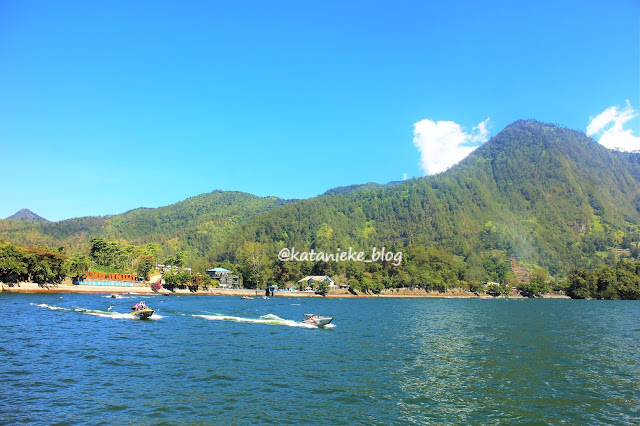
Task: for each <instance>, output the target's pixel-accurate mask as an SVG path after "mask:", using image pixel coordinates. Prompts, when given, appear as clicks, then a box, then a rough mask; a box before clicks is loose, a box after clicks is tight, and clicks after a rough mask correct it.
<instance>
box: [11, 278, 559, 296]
mask: <svg viewBox="0 0 640 426" xmlns="http://www.w3.org/2000/svg"><path fill="white" fill-rule="evenodd" d="M1 286H2V287H1V292H3V293H22V294H25V293H33V294H35V293H96V294H132V295H134V294H135V295H165V294H166V295H181V296H184V295H194V296H239V297H241V296H253V297H262V296H264V294H265V289H224V288H209V289H202V288H198V289H197V290H195V291H194V290H192V289H190V288H189V287H188V286H185V288H176V289H174V290H173V291H169V290H166V289H164V288H163V289H160V290H159V291H157V292H155V291H153V289H152V288H151V287H150V286H149V285H144V286H135V287H119V286H93V285H78V284H65V283H62V284H54V285H51V284H37V283H31V282H21V283H16V284H11V285H9V284H1ZM270 297H314V298H339V299H343V298H344V299H348V298H396V299H400V298H407V299H415V298H425V299H429V298H431V299H448V298H462V299H526V298H527V297H524V296H522V295H521V294H518V293H513V294H509V295H500V296H495V297H494V296H491V295H489V294H476V293H472V292H468V291H464V290H458V289H454V290H449V291H446V292H438V291H428V290H424V289H410V288H398V289H387V290H382V291H381V292H380V293H364V292H358V293H356V294H353V293H351V292H349V291H347V290H339V291H334V292H329V293H327V294H325V295H321V294H317V293H315V292H313V291H285V290H282V291H276V292H275V293H273V295H272V296H270ZM542 298H543V299H570V297H569V296H565V295H559V294H547V295H544V296H543V297H542Z"/></svg>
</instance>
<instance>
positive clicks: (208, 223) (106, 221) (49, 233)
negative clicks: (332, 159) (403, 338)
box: [0, 191, 289, 260]
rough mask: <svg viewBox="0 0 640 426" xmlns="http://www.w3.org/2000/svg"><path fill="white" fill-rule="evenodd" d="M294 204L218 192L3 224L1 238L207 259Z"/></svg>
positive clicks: (71, 246)
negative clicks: (98, 243)
mask: <svg viewBox="0 0 640 426" xmlns="http://www.w3.org/2000/svg"><path fill="white" fill-rule="evenodd" d="M287 203H289V201H288V200H283V199H281V198H277V197H258V196H256V195H252V194H247V193H244V192H235V191H213V192H210V193H207V194H201V195H198V196H195V197H191V198H188V199H186V200H184V201H181V202H178V203H175V204H172V205H169V206H165V207H159V208H138V209H134V210H130V211H128V212H126V213H122V214H119V215H112V216H96V217H81V218H75V219H68V220H63V221H60V222H25V221H13V220H0V238H2V239H5V240H6V241H9V242H11V243H14V244H20V245H25V246H34V245H38V244H44V245H49V246H55V247H57V246H65V247H67V248H68V249H70V250H77V249H80V248H82V247H83V246H84V247H85V248H86V246H87V244H88V243H89V241H90V240H91V239H92V238H96V237H100V238H104V239H106V240H108V241H118V242H119V243H121V244H146V243H159V244H161V245H162V246H163V249H164V251H165V252H166V253H175V252H176V251H179V250H186V251H187V252H189V253H190V255H191V260H193V259H197V258H203V257H206V255H207V253H208V252H209V249H210V248H211V247H212V246H216V245H218V244H220V243H221V242H223V241H225V240H226V238H227V237H228V235H229V234H230V233H231V232H232V231H233V230H234V229H235V228H236V227H238V226H239V225H240V224H242V223H245V222H247V221H249V220H250V219H251V218H253V217H254V216H256V215H258V214H260V213H263V212H265V211H268V210H271V209H274V208H277V207H280V206H282V205H285V204H287Z"/></svg>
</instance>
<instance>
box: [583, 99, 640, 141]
mask: <svg viewBox="0 0 640 426" xmlns="http://www.w3.org/2000/svg"><path fill="white" fill-rule="evenodd" d="M618 108H619V107H618V106H612V107H609V108H607V109H605V110H604V111H603V112H601V113H600V114H598V115H597V116H596V117H595V118H594V119H592V120H591V122H590V123H589V125H588V126H587V136H594V135H598V134H600V137H599V138H598V142H600V143H601V144H602V145H604V146H606V147H607V148H610V149H616V150H618V151H638V150H640V137H638V136H633V134H632V132H631V130H625V129H623V126H624V124H625V123H626V122H628V121H629V120H632V119H633V118H635V117H637V116H638V113H637V112H636V111H635V110H634V109H633V107H632V106H631V103H630V102H629V100H627V106H625V107H624V108H622V109H618Z"/></svg>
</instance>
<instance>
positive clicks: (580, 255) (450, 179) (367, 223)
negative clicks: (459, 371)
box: [216, 121, 640, 274]
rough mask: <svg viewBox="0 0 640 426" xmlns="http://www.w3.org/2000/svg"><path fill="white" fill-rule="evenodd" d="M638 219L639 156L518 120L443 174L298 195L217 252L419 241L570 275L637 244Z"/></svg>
mask: <svg viewBox="0 0 640 426" xmlns="http://www.w3.org/2000/svg"><path fill="white" fill-rule="evenodd" d="M639 224H640V155H639V154H630V153H622V152H614V151H610V150H608V149H606V148H604V147H603V146H601V145H600V144H598V143H597V142H595V141H593V140H592V139H590V138H588V137H587V136H585V135H584V134H583V133H581V132H577V131H574V130H569V129H566V128H561V127H558V126H555V125H550V124H544V123H540V122H537V121H517V122H515V123H513V124H511V125H510V126H508V127H506V128H505V129H504V130H503V131H502V132H500V133H499V134H498V135H496V136H495V137H494V138H492V139H491V140H490V141H489V142H487V143H486V144H484V145H483V146H481V147H480V148H478V149H477V150H476V151H474V152H473V153H472V154H471V155H470V156H469V157H467V158H466V159H465V160H464V161H462V162H461V163H459V164H458V165H456V166H454V167H452V168H451V169H450V170H448V171H447V172H445V173H441V174H438V175H435V176H428V177H425V178H419V179H412V180H409V181H406V182H404V183H400V184H396V185H392V186H375V185H364V186H362V187H360V188H353V189H352V190H349V191H337V192H335V193H334V195H322V196H319V197H315V198H312V199H308V200H301V201H298V202H295V203H291V204H288V205H285V206H282V207H280V208H278V209H277V210H272V211H269V212H266V213H263V214H261V215H259V216H256V217H255V218H254V219H252V220H251V221H250V222H248V223H246V224H243V225H242V226H240V227H239V228H238V229H237V230H236V231H234V233H233V234H232V235H231V237H230V238H229V240H228V241H227V242H226V244H225V245H224V246H222V247H220V248H219V249H218V250H217V251H216V257H222V258H229V259H233V258H234V253H236V251H237V249H238V248H239V247H240V246H241V245H242V244H243V242H244V241H260V242H262V243H265V244H266V245H268V246H269V247H270V248H271V249H272V251H274V253H275V252H276V251H277V250H278V249H279V248H281V247H291V246H295V247H298V248H301V249H302V248H314V249H317V250H318V249H319V250H325V251H332V250H335V249H336V248H337V247H341V248H348V247H354V248H359V249H363V250H367V249H370V248H371V247H372V246H378V247H379V246H380V245H387V246H389V245H390V244H395V245H397V246H399V247H402V246H406V245H408V244H409V243H411V242H413V241H416V240H420V241H422V242H424V243H425V244H427V245H435V246H440V247H444V248H447V249H449V250H451V251H453V252H454V253H455V254H457V255H460V256H464V257H465V259H466V260H467V263H468V264H470V265H473V264H477V263H478V262H481V258H480V257H481V256H482V254H483V253H486V252H490V251H493V250H501V251H504V252H505V253H506V254H507V255H509V256H510V257H514V258H516V259H517V260H518V261H520V262H523V263H525V264H527V265H529V266H531V267H533V266H536V265H537V266H544V267H547V268H548V269H549V270H550V271H551V272H552V273H554V274H558V273H565V272H566V271H567V270H568V269H569V268H571V267H574V266H576V265H594V266H598V265H600V264H601V257H602V252H605V254H606V250H607V249H608V248H609V247H624V246H625V245H626V246H627V247H628V246H629V244H630V242H631V241H632V239H634V238H635V239H636V240H637V239H638V225H639Z"/></svg>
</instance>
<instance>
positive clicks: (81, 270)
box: [66, 253, 92, 281]
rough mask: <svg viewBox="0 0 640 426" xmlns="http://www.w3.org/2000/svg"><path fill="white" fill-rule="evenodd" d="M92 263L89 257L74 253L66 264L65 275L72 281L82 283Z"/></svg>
mask: <svg viewBox="0 0 640 426" xmlns="http://www.w3.org/2000/svg"><path fill="white" fill-rule="evenodd" d="M91 264H92V261H91V259H90V258H89V256H87V255H84V254H79V253H76V254H74V255H73V256H71V258H69V262H68V263H67V269H66V274H67V275H68V276H70V277H71V279H72V280H73V281H82V280H83V279H84V277H85V275H86V273H87V271H88V270H89V269H90V268H91Z"/></svg>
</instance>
